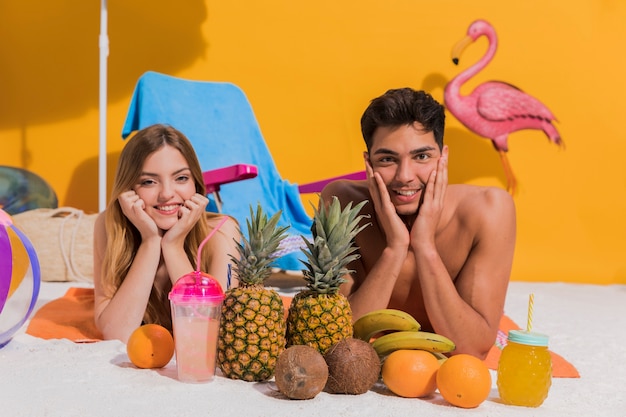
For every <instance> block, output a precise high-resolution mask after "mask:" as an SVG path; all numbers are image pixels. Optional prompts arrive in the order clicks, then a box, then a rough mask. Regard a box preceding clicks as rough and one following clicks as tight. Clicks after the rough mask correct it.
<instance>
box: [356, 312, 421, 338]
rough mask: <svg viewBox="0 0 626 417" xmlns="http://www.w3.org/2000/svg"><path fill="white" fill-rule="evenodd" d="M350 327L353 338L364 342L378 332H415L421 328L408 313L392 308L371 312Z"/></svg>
mask: <svg viewBox="0 0 626 417" xmlns="http://www.w3.org/2000/svg"><path fill="white" fill-rule="evenodd" d="M352 327H353V329H354V337H355V338H357V339H361V340H365V341H366V342H369V341H370V339H371V338H372V336H374V335H375V334H377V333H380V332H384V331H388V330H395V331H400V330H403V331H414V332H416V331H418V330H419V329H420V328H421V326H420V324H419V323H418V322H417V320H415V319H414V318H413V316H411V315H410V314H409V313H406V312H404V311H401V310H395V309H392V308H384V309H380V310H374V311H371V312H369V313H367V314H365V315H364V316H361V317H360V318H359V319H358V320H357V321H355V322H354V324H353V326H352Z"/></svg>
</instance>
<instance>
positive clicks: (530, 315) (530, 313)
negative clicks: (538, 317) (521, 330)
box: [526, 293, 535, 332]
mask: <svg viewBox="0 0 626 417" xmlns="http://www.w3.org/2000/svg"><path fill="white" fill-rule="evenodd" d="M534 303H535V294H533V293H531V294H530V297H529V298H528V321H527V322H526V331H527V332H531V331H532V330H533V304H534Z"/></svg>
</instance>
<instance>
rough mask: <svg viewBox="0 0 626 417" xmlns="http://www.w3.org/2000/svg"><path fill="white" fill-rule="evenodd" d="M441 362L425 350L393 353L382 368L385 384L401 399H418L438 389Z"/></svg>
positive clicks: (401, 350) (402, 350)
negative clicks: (438, 372)
mask: <svg viewBox="0 0 626 417" xmlns="http://www.w3.org/2000/svg"><path fill="white" fill-rule="evenodd" d="M438 370H439V361H438V360H437V358H435V356H434V355H433V354H432V353H430V352H427V351H425V350H406V349H400V350H396V351H394V352H393V353H391V354H390V355H389V356H387V358H386V359H385V361H384V362H383V367H382V377H383V382H384V383H385V385H386V386H387V388H389V390H390V391H391V392H393V393H394V394H396V395H399V396H400V397H407V398H418V397H425V396H427V395H430V394H432V393H433V392H435V390H436V389H437V379H436V378H437V371H438Z"/></svg>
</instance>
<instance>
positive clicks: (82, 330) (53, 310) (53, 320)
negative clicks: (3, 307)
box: [26, 288, 580, 378]
mask: <svg viewBox="0 0 626 417" xmlns="http://www.w3.org/2000/svg"><path fill="white" fill-rule="evenodd" d="M283 302H284V304H285V314H286V312H287V309H288V308H289V305H290V304H291V297H283ZM93 303H94V294H93V289H91V288H70V289H69V290H68V291H67V292H66V293H65V295H64V296H63V297H61V298H58V299H56V300H53V301H50V302H49V303H47V304H45V305H44V306H42V307H41V308H40V309H39V310H37V312H36V313H35V314H34V316H33V317H32V318H31V320H30V323H29V325H28V328H27V329H26V333H28V334H30V335H31V336H35V337H40V338H42V339H69V340H72V341H74V342H77V343H85V342H97V341H100V340H102V334H101V333H100V331H98V329H97V328H96V326H95V323H94V319H93ZM519 328H520V327H519V326H518V325H517V324H515V322H513V320H511V319H510V318H509V317H507V316H506V315H504V316H502V320H501V321H500V329H499V330H498V338H497V340H496V343H495V344H494V346H493V347H492V348H491V350H490V351H489V354H488V355H487V358H486V359H485V363H486V364H487V366H488V367H489V368H491V369H497V368H498V360H499V358H500V352H501V349H502V345H503V343H504V341H505V340H506V335H507V334H508V331H509V330H513V329H519ZM550 353H551V355H552V376H553V377H555V378H580V375H579V373H578V371H577V370H576V368H575V367H574V366H573V365H572V364H571V363H569V362H568V361H566V360H565V359H564V358H563V357H561V356H560V355H558V354H556V353H554V352H550Z"/></svg>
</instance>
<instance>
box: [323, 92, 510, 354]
mask: <svg viewBox="0 0 626 417" xmlns="http://www.w3.org/2000/svg"><path fill="white" fill-rule="evenodd" d="M444 121H445V112H444V108H443V106H442V105H440V104H439V103H437V102H436V101H435V100H434V99H433V98H432V97H431V96H430V95H428V94H427V93H424V92H423V91H415V90H412V89H410V88H404V89H398V90H389V91H387V92H386V93H385V94H384V95H382V96H381V97H378V98H376V99H374V100H372V102H371V104H370V105H369V107H368V108H367V109H366V110H365V113H364V114H363V117H362V118H361V130H362V133H363V138H364V139H365V144H366V146H367V151H366V152H364V159H365V167H366V171H367V180H364V181H349V180H340V181H335V182H333V183H331V184H329V185H327V186H326V187H325V189H324V190H323V191H322V194H321V199H322V201H323V202H325V203H328V202H330V200H331V197H332V196H337V197H338V198H339V199H340V201H341V202H342V205H345V204H347V203H348V202H350V201H352V202H354V204H356V203H358V202H360V201H363V200H367V201H368V203H367V204H366V205H365V206H364V208H363V209H362V211H361V214H365V215H369V218H365V219H363V222H370V223H371V226H369V227H366V228H365V229H364V230H363V231H362V232H360V233H359V235H357V237H356V245H357V246H358V247H359V254H360V255H361V256H360V258H359V259H357V260H356V261H354V262H353V263H352V264H351V265H350V268H351V269H353V270H354V271H355V272H354V273H353V274H352V275H351V276H348V277H346V279H347V282H345V283H344V284H343V285H342V287H341V292H342V293H343V294H344V295H346V296H347V297H348V299H349V300H350V303H351V306H352V311H353V315H354V319H355V320H356V319H357V318H359V317H360V316H362V315H363V314H365V313H367V312H369V311H372V310H376V309H381V308H395V309H400V310H404V311H406V312H408V313H410V314H412V315H413V316H414V317H415V318H416V319H417V320H418V321H419V322H420V323H421V325H422V329H423V330H426V331H434V332H436V333H438V334H441V335H444V336H447V337H449V338H450V339H451V340H453V341H454V342H455V343H456V350H455V351H454V352H453V353H454V354H458V353H469V354H472V355H474V356H477V357H479V358H484V357H485V356H486V355H487V353H488V352H489V349H490V348H491V346H493V343H494V341H495V338H496V333H497V330H498V325H499V322H500V318H501V316H502V313H503V308H504V300H505V296H506V291H507V287H508V283H509V276H510V273H511V265H512V262H513V252H514V247H515V228H516V225H515V222H516V220H515V207H514V204H513V200H512V198H511V196H510V195H509V194H508V193H507V192H506V191H504V190H502V189H500V188H495V187H479V186H473V185H465V184H455V185H448V147H447V146H444V145H443V132H444Z"/></svg>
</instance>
